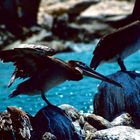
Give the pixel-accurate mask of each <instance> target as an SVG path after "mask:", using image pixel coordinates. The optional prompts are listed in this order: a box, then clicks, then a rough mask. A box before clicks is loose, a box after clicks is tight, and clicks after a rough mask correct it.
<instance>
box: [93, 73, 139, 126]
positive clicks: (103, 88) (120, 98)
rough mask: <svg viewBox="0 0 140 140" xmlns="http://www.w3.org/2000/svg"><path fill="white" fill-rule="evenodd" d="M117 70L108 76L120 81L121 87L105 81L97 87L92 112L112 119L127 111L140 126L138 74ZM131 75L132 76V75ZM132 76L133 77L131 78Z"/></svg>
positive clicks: (136, 124)
mask: <svg viewBox="0 0 140 140" xmlns="http://www.w3.org/2000/svg"><path fill="white" fill-rule="evenodd" d="M129 73H131V76H130V75H129V74H127V73H124V72H117V73H115V74H112V75H110V76H109V78H111V79H113V80H115V81H117V82H119V83H121V85H122V86H123V88H118V87H116V86H113V85H111V84H108V83H106V82H102V83H101V84H100V85H99V87H98V93H97V94H96V95H95V98H94V113H95V114H97V115H100V116H102V117H104V118H105V119H107V120H109V121H112V120H113V119H114V118H115V117H116V116H118V115H120V114H122V113H123V112H128V113H129V114H130V115H131V116H132V118H133V120H134V123H135V126H136V127H138V128H140V74H139V73H136V72H129ZM132 75H133V76H132ZM132 77H133V78H132Z"/></svg>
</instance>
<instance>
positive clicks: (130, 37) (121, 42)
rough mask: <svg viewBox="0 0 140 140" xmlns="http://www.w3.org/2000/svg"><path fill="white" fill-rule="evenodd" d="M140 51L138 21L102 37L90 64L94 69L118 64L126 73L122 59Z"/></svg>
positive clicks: (139, 24) (139, 27) (139, 26)
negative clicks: (103, 65) (107, 64)
mask: <svg viewBox="0 0 140 140" xmlns="http://www.w3.org/2000/svg"><path fill="white" fill-rule="evenodd" d="M139 49H140V21H135V22H133V23H131V24H129V25H127V26H124V27H122V28H120V29H118V30H117V31H115V32H113V33H111V34H109V35H106V36H104V37H103V38H101V40H100V41H99V43H98V44H97V46H96V48H95V50H94V52H93V54H94V56H93V58H92V60H91V63H90V67H91V68H94V70H96V68H97V67H98V66H99V65H100V64H102V63H110V62H118V64H119V66H120V68H121V70H122V71H125V72H126V70H127V69H126V67H125V65H124V62H123V59H124V58H126V57H127V56H129V55H131V54H133V53H135V52H136V51H137V50H139Z"/></svg>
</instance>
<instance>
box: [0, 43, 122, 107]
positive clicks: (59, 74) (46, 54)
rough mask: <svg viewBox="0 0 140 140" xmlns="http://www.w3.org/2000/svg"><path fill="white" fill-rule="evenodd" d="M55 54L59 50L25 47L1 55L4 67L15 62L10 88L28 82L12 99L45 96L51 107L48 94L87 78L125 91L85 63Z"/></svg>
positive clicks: (21, 86) (14, 93)
mask: <svg viewBox="0 0 140 140" xmlns="http://www.w3.org/2000/svg"><path fill="white" fill-rule="evenodd" d="M54 54H55V50H53V49H50V48H48V47H46V46H42V45H34V44H30V45H28V44H24V45H21V46H20V47H18V48H13V49H10V50H3V51H0V59H1V60H2V61H3V62H4V63H5V62H13V63H14V65H15V71H14V73H13V75H12V77H11V80H10V82H9V84H8V86H11V85H12V83H13V82H14V80H15V79H16V78H23V79H24V78H28V79H27V80H25V81H23V82H22V83H20V84H19V85H18V86H17V88H16V89H15V90H14V91H13V92H12V93H11V94H10V96H9V97H14V96H17V95H19V94H26V95H36V94H41V97H42V99H43V100H44V101H45V102H46V103H47V104H48V105H51V103H50V102H49V101H48V100H47V99H46V97H45V92H46V91H48V90H49V89H51V88H53V87H55V86H57V85H59V84H61V83H63V82H65V81H66V80H73V81H79V80H81V79H82V78H83V76H84V75H86V76H90V77H93V78H96V79H100V80H104V81H106V82H109V83H112V84H114V85H116V86H119V87H121V85H120V84H119V83H117V82H116V81H114V80H112V79H109V78H107V77H105V76H103V75H101V74H99V73H97V72H95V71H94V70H92V69H91V68H89V67H88V66H87V65H86V64H84V63H83V62H80V61H74V60H70V61H68V62H65V61H63V60H60V59H58V58H55V57H53V56H52V55H54Z"/></svg>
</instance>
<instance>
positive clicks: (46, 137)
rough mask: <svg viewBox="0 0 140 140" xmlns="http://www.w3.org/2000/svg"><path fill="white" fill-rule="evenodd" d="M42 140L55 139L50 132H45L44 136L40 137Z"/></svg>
mask: <svg viewBox="0 0 140 140" xmlns="http://www.w3.org/2000/svg"><path fill="white" fill-rule="evenodd" d="M42 140H57V138H56V137H55V136H54V135H53V134H51V133H50V132H45V134H44V135H43V136H42Z"/></svg>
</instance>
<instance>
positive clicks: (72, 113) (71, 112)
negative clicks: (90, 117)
mask: <svg viewBox="0 0 140 140" xmlns="http://www.w3.org/2000/svg"><path fill="white" fill-rule="evenodd" d="M59 107H60V108H61V109H62V110H64V111H65V113H66V114H67V115H68V116H69V117H70V118H71V119H72V120H73V121H76V120H78V119H79V118H80V113H79V112H78V110H77V109H76V108H74V107H73V106H71V105H68V104H62V105H60V106H59Z"/></svg>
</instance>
